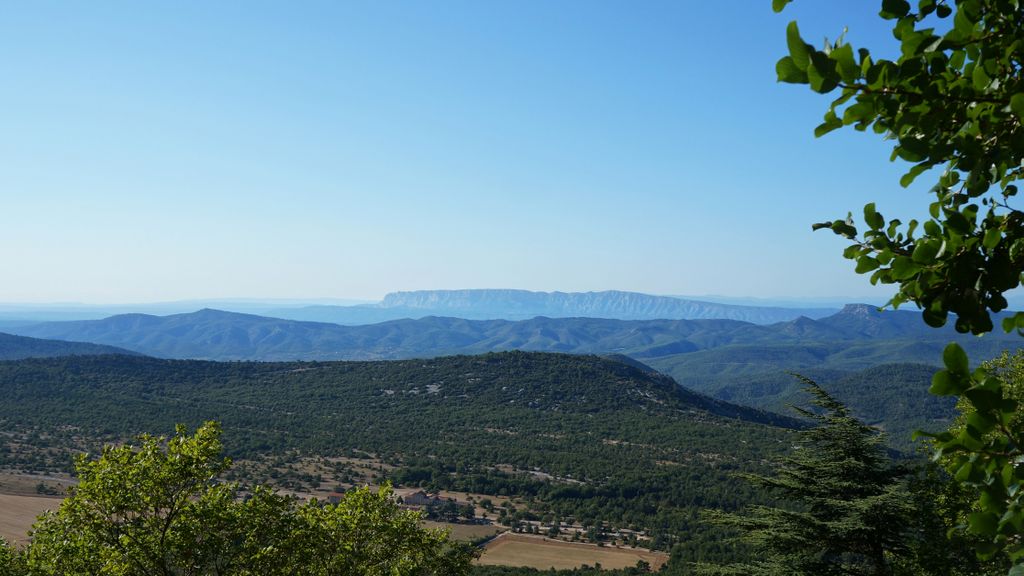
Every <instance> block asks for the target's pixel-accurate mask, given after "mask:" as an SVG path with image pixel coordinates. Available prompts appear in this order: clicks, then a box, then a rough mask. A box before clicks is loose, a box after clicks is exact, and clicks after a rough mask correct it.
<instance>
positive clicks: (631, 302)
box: [270, 289, 836, 325]
mask: <svg viewBox="0 0 1024 576" xmlns="http://www.w3.org/2000/svg"><path fill="white" fill-rule="evenodd" d="M835 310H836V309H835V308H827V307H820V308H818V307H806V308H786V307H777V306H746V305H738V304H721V303H716V302H705V301H701V300H692V299H686V298H680V297H676V296H656V295H651V294H644V293H640V292H627V291H622V290H605V291H598V292H557V291H556V292H534V291H530V290H515V289H466V290H413V291H400V292H392V293H389V294H386V295H385V296H384V298H383V299H382V300H381V301H380V302H378V303H376V304H361V305H356V306H307V307H301V308H291V309H286V308H281V309H275V310H273V311H271V312H270V315H273V316H278V317H281V318H288V319H294V320H312V321H328V322H334V323H337V324H347V325H351V324H365V323H374V322H381V321H387V320H397V319H401V318H411V319H419V318H423V317H425V316H455V317H460V318H467V319H473V320H525V319H529V318H534V317H536V316H547V317H552V318H572V317H588V318H608V319H615V320H660V319H678V320H695V319H712V318H714V319H732V320H742V321H745V322H753V323H758V324H770V323H773V322H779V321H784V320H790V319H793V318H795V317H797V316H799V315H808V316H811V317H816V318H820V317H823V316H826V315H828V314H830V313H832V312H835Z"/></svg>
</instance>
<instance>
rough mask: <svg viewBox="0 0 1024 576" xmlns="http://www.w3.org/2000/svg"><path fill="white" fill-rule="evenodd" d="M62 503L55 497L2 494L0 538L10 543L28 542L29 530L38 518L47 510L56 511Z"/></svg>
mask: <svg viewBox="0 0 1024 576" xmlns="http://www.w3.org/2000/svg"><path fill="white" fill-rule="evenodd" d="M60 501H61V499H60V498H59V497H53V496H25V495H21V494H0V538H3V539H5V540H7V541H8V542H19V543H24V542H26V541H27V540H28V529H29V528H31V527H32V523H33V522H35V520H36V516H39V515H40V514H42V513H43V512H45V511H46V510H56V509H57V507H58V506H60Z"/></svg>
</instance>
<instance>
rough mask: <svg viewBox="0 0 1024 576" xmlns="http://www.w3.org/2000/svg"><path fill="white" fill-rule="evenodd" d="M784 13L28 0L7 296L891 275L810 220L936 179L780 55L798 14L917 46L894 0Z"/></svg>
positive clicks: (754, 6) (1, 33) (828, 285)
mask: <svg viewBox="0 0 1024 576" xmlns="http://www.w3.org/2000/svg"><path fill="white" fill-rule="evenodd" d="M770 4H771V3H770V2H769V1H768V0H757V1H744V2H728V3H719V2H707V1H705V2H701V3H695V2H688V1H682V0H677V1H667V2H655V1H645V2H641V3H637V2H625V1H622V2H609V1H596V0H572V1H569V0H566V1H559V2H550V1H543V2H542V1H525V0H524V1H515V2H512V1H507V2H451V1H438V2H416V3H413V2H352V3H342V2H323V3H305V2H302V3H300V2H288V3H285V2H277V3H270V2H266V3H264V2H245V3H243V2H218V3H206V2H195V3H188V2H175V3H170V2H166V3H128V2H118V3H108V2H95V3H63V4H62V3H51V2H33V3H21V4H19V5H8V6H6V7H5V9H4V15H3V17H2V18H0V69H2V70H3V71H4V72H3V80H0V82H2V86H3V89H2V90H0V126H2V127H3V128H2V130H0V200H2V204H0V206H2V209H0V258H2V261H3V262H4V267H5V272H4V275H3V282H0V301H8V302H49V301H81V302H106V303H109V302H144V301H159V300H176V299H190V298H221V297H268V298H269V297H275V298H306V297H309V298H313V297H334V298H364V299H375V298H378V297H380V296H382V295H383V294H384V293H386V292H389V291H394V290H414V289H433V288H497V287H502V288H525V289H533V290H562V291H587V290H605V289H620V290H636V291H641V292H649V293H656V294H685V295H701V294H719V295H727V296H759V297H768V298H773V297H798V298H802V297H834V296H858V297H860V296H864V295H879V294H887V293H888V291H887V290H882V291H879V290H877V289H872V287H871V286H870V285H869V284H868V283H867V280H866V279H865V278H862V277H859V276H857V275H855V274H854V273H853V272H852V266H851V265H850V264H849V263H848V262H847V261H845V260H843V259H842V258H841V255H840V252H841V250H842V247H843V243H842V242H841V241H840V240H838V239H836V238H834V237H832V236H831V234H829V233H827V232H819V233H816V234H812V233H811V229H810V225H811V223H813V222H817V221H820V220H825V219H831V218H835V217H839V216H842V215H845V213H846V212H847V211H848V210H852V211H854V213H859V211H860V208H861V207H862V206H863V204H864V203H865V202H868V201H872V200H875V201H877V202H878V205H879V208H880V210H881V211H882V212H883V213H886V214H887V215H888V214H890V213H891V214H892V215H900V216H901V217H904V218H906V217H909V216H913V215H916V212H915V211H919V210H921V209H922V207H923V206H925V205H926V202H927V199H926V196H925V195H926V188H927V187H926V186H925V185H923V184H922V185H921V186H918V187H917V188H914V189H911V190H903V189H901V188H899V186H898V184H897V180H898V177H899V175H900V174H901V170H902V168H903V167H902V166H899V165H895V164H890V163H889V162H888V154H889V148H888V146H887V145H886V144H885V143H884V142H882V141H880V140H879V139H878V138H877V137H874V136H871V135H864V134H859V133H853V132H852V131H851V132H850V133H849V134H846V133H834V134H832V135H829V136H827V137H825V138H822V139H815V138H814V137H813V134H812V130H813V128H814V126H815V125H817V123H818V122H819V121H820V117H821V114H822V113H823V112H824V110H825V107H826V105H827V100H826V99H825V98H823V97H818V96H815V95H813V94H811V93H810V92H809V91H808V90H807V89H806V88H804V87H797V86H790V85H785V84H777V83H776V82H775V73H774V64H775V61H776V60H777V59H778V58H779V57H780V56H781V55H782V54H783V52H784V51H785V26H786V23H787V22H788V21H789V20H792V19H797V20H798V21H799V22H800V23H801V27H802V29H803V30H804V32H805V36H806V37H808V38H814V39H817V38H823V37H824V36H826V35H827V36H830V37H834V36H835V35H836V34H838V33H839V32H841V31H842V29H843V26H848V27H849V34H848V37H849V38H850V39H851V40H852V41H853V42H854V43H855V44H856V45H860V44H864V45H868V46H871V47H873V48H874V47H878V48H874V49H875V50H876V51H883V50H892V49H893V48H894V46H895V41H894V40H893V39H892V37H891V35H890V34H889V32H888V30H887V28H886V27H885V22H883V21H881V20H880V19H879V18H878V17H877V16H876V11H877V9H876V7H875V6H874V4H873V3H845V2H844V3H839V2H834V3H833V2H829V3H825V2H814V1H803V2H799V1H798V2H796V3H795V4H793V5H792V6H791V8H789V9H787V11H786V12H784V13H783V14H781V15H777V14H773V13H772V11H771V7H770ZM922 180H924V179H922Z"/></svg>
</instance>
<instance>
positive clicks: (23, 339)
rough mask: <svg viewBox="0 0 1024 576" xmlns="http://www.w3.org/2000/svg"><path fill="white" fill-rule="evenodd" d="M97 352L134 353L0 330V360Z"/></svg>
mask: <svg viewBox="0 0 1024 576" xmlns="http://www.w3.org/2000/svg"><path fill="white" fill-rule="evenodd" d="M96 354H127V355H134V354H136V353H135V352H130V351H128V350H125V349H123V348H115V347H113V346H104V345H102V344H91V343H88V342H66V341H63V340H45V339H41V338H29V337H27V336H15V335H13V334H4V333H2V332H0V360H19V359H21V358H50V357H53V356H88V355H96Z"/></svg>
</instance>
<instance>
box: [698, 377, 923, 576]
mask: <svg viewBox="0 0 1024 576" xmlns="http://www.w3.org/2000/svg"><path fill="white" fill-rule="evenodd" d="M801 379H802V380H803V381H804V383H805V384H806V388H805V389H806V390H807V391H808V392H809V393H810V394H811V395H812V396H813V401H812V404H813V405H814V406H816V407H817V410H809V409H802V408H797V410H798V411H799V412H800V413H801V414H803V415H804V416H806V417H808V418H811V419H812V420H814V421H815V422H816V423H817V425H816V426H814V427H812V428H808V429H806V430H803V431H801V432H799V441H798V443H797V445H796V446H795V447H794V449H793V451H792V454H791V455H790V456H788V457H786V458H784V459H782V460H781V461H780V462H779V463H778V467H777V469H776V471H775V473H774V474H772V475H767V476H760V475H747V476H746V478H747V479H748V480H750V481H751V482H753V483H754V484H757V485H759V486H762V487H765V488H767V489H768V490H769V491H770V492H771V493H772V494H773V495H774V496H776V497H778V498H779V499H780V500H781V501H784V505H781V506H766V505H763V506H754V507H751V508H749V509H747V510H746V511H745V513H724V512H716V513H712V514H709V520H710V521H711V522H713V523H715V524H718V525H721V526H725V527H727V528H731V529H734V530H736V531H738V532H739V533H740V536H739V538H738V540H739V541H741V542H743V543H745V544H746V545H747V546H749V547H750V551H751V554H750V557H751V558H752V560H750V561H749V562H746V563H742V564H730V565H717V566H713V565H700V566H698V570H697V571H698V573H700V574H761V575H776V574H777V575H800V574H808V575H812V574H813V575H815V576H828V575H833V574H835V575H839V574H842V575H846V576H849V575H859V574H863V575H865V576H882V575H890V574H894V570H893V566H894V561H895V560H896V558H897V557H899V556H901V555H903V554H904V553H905V552H906V542H907V540H906V538H905V536H906V531H907V526H908V524H909V521H910V517H911V514H912V508H911V505H910V502H911V499H910V497H909V494H908V493H907V491H906V487H905V485H904V483H903V482H902V481H901V476H903V474H904V472H903V471H902V470H901V469H899V468H896V467H894V466H892V464H891V462H890V461H889V459H888V458H887V456H886V454H885V451H884V448H883V445H882V438H881V435H880V434H879V433H878V431H876V430H874V429H872V428H871V427H869V426H867V425H865V424H863V423H862V422H860V421H859V420H857V419H856V418H855V417H853V416H852V415H851V414H850V412H849V410H848V409H847V408H846V406H844V405H843V404H841V403H840V402H838V401H836V400H835V399H833V398H832V397H831V396H829V395H828V393H827V392H825V391H824V390H823V389H822V388H821V387H820V386H818V385H817V384H815V383H814V382H812V381H811V380H808V379H805V378H801Z"/></svg>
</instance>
